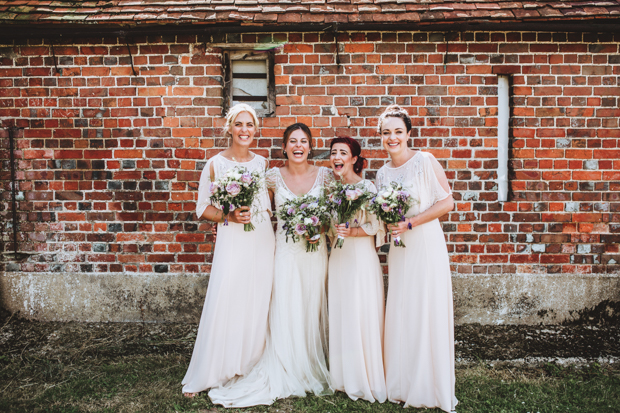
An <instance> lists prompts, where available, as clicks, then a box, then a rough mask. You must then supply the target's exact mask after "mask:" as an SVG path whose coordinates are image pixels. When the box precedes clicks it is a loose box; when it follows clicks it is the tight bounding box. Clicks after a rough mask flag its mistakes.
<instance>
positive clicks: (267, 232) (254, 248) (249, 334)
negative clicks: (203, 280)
mask: <svg viewBox="0 0 620 413" xmlns="http://www.w3.org/2000/svg"><path fill="white" fill-rule="evenodd" d="M257 221H259V222H254V225H255V227H256V229H255V230H254V231H251V232H245V231H244V230H243V224H237V223H232V222H231V223H229V224H228V225H227V226H224V225H219V227H218V233H217V242H216V244H215V251H214V254H213V264H212V266H211V277H210V278H209V286H208V288H207V295H206V298H205V304H204V307H203V309H202V316H201V318H200V325H199V327H198V334H197V337H196V344H195V345H194V352H193V354H192V359H191V362H190V364H189V368H188V369H187V373H186V374H185V377H184V378H183V381H182V384H183V385H184V386H183V392H184V393H197V392H200V391H203V390H206V389H209V388H212V387H215V386H219V385H221V384H223V383H226V382H227V381H229V380H230V379H232V378H233V377H235V376H238V375H243V374H246V373H248V372H249V371H250V369H251V368H252V366H254V364H256V362H257V361H258V360H259V358H260V356H261V354H262V353H263V350H264V348H265V339H266V332H267V322H268V318H267V317H268V311H269V301H270V298H271V287H272V281H273V263H274V249H275V237H274V233H273V228H272V226H271V222H270V220H269V215H268V214H267V213H264V214H263V216H262V219H260V220H257Z"/></svg>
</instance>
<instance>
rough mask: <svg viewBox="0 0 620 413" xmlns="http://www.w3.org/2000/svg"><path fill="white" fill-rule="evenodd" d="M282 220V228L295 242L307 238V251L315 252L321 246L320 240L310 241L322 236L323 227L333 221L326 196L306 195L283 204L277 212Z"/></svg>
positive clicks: (287, 236) (287, 237)
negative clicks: (312, 242)
mask: <svg viewBox="0 0 620 413" xmlns="http://www.w3.org/2000/svg"><path fill="white" fill-rule="evenodd" d="M277 214H278V218H280V221H282V223H283V224H282V230H284V233H285V235H286V242H288V239H289V237H290V238H291V239H292V240H293V242H298V241H301V240H302V239H306V252H314V251H317V250H318V248H319V242H320V241H319V242H317V243H314V244H311V243H310V242H309V241H317V240H320V238H321V227H323V226H324V225H329V223H330V221H331V214H330V210H329V208H328V206H327V202H326V201H325V198H323V197H320V198H317V197H314V196H310V195H305V196H303V197H297V198H295V199H290V200H288V201H287V202H285V203H284V205H282V207H281V208H280V210H279V211H278V212H277Z"/></svg>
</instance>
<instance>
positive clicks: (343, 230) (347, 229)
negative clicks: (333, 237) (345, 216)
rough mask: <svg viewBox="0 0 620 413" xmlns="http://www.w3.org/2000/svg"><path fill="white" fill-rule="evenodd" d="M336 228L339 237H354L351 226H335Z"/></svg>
mask: <svg viewBox="0 0 620 413" xmlns="http://www.w3.org/2000/svg"><path fill="white" fill-rule="evenodd" d="M334 226H335V228H336V233H337V235H338V236H339V237H342V238H347V237H350V236H351V235H352V233H351V232H352V231H351V226H350V225H348V224H336V225H334Z"/></svg>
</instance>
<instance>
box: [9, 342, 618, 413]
mask: <svg viewBox="0 0 620 413" xmlns="http://www.w3.org/2000/svg"><path fill="white" fill-rule="evenodd" d="M187 363H188V359H187V357H186V356H184V355H179V354H144V355H131V356H126V357H120V358H119V359H117V360H113V359H100V358H90V357H86V358H84V359H73V360H58V359H56V360H53V359H47V358H44V357H34V356H30V357H28V356H25V355H23V354H22V355H16V354H15V355H13V356H12V357H9V356H6V355H5V356H1V357H0V394H1V396H0V411H3V412H175V411H176V412H203V413H204V412H224V411H229V412H231V411H232V412H235V411H243V410H226V409H223V408H218V407H215V406H213V404H211V402H210V401H209V399H208V397H207V396H206V395H205V394H204V393H203V394H200V395H199V396H197V397H196V398H194V399H187V398H185V397H183V396H182V395H181V393H180V390H181V387H180V384H179V383H180V381H181V379H182V377H183V375H184V374H185V370H186V368H187ZM456 392H457V397H458V399H459V405H458V409H457V411H458V412H497V413H504V412H505V413H508V412H524V413H525V412H540V413H543V412H580V413H581V412H593V413H594V412H596V413H601V412H618V411H619V409H620V370H618V369H612V368H610V367H601V366H599V365H596V364H595V365H593V366H590V367H586V368H576V367H560V366H557V365H555V364H548V365H546V366H544V367H541V368H507V367H490V366H488V365H486V364H483V363H481V364H479V365H477V366H473V367H468V368H459V369H457V389H456ZM402 410H403V409H402V407H401V406H400V405H397V404H392V403H384V404H378V403H374V404H371V403H368V402H365V401H352V400H350V399H349V398H348V397H347V396H346V395H344V394H342V393H337V394H336V395H334V396H329V397H323V398H319V397H315V396H309V397H305V398H291V399H286V400H281V401H278V402H276V403H275V404H274V405H272V406H269V407H266V406H258V407H254V408H251V409H246V410H245V411H251V412H270V413H272V412H330V413H339V412H398V411H402ZM408 411H426V412H439V410H438V409H428V410H425V409H419V410H416V409H408Z"/></svg>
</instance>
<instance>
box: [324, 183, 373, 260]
mask: <svg viewBox="0 0 620 413" xmlns="http://www.w3.org/2000/svg"><path fill="white" fill-rule="evenodd" d="M362 182H363V181H362ZM374 196H375V194H373V193H372V192H369V191H366V190H365V189H364V188H361V187H360V186H358V185H355V184H345V183H342V182H339V181H336V182H335V183H333V184H332V185H331V187H330V194H329V196H328V197H327V200H328V203H329V206H330V208H331V211H332V213H333V214H334V216H335V219H336V221H337V222H338V223H339V224H347V228H348V227H349V221H350V220H351V218H353V217H354V216H355V214H357V212H358V211H359V210H360V209H362V208H364V205H366V203H367V202H368V201H369V200H370V199H371V198H372V197H374ZM343 244H344V237H342V236H340V235H338V240H337V241H336V244H335V245H334V248H342V245H343Z"/></svg>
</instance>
